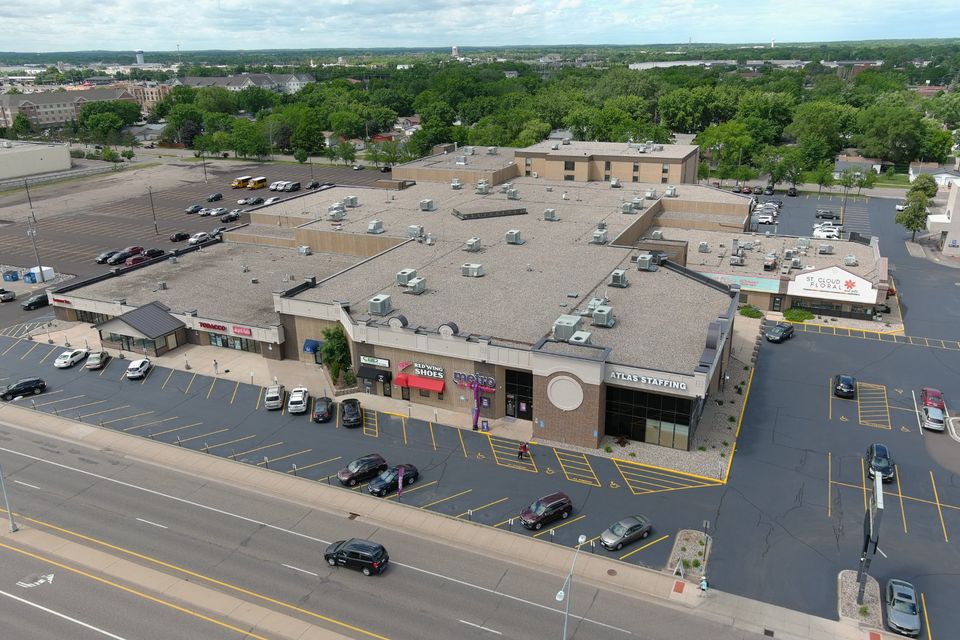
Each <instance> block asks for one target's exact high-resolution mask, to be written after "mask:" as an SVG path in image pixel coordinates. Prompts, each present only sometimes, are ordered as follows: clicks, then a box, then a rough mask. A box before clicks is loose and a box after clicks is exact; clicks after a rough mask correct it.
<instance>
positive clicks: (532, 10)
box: [0, 0, 960, 61]
mask: <svg viewBox="0 0 960 640" xmlns="http://www.w3.org/2000/svg"><path fill="white" fill-rule="evenodd" d="M958 7H960V3H958V2H957V0H923V1H922V2H907V1H906V0H886V1H884V2H879V1H877V0H766V1H764V0H753V1H749V0H712V1H709V0H512V1H509V2H508V1H506V0H483V1H482V2H481V1H476V0H403V1H399V0H270V1H263V0H192V1H187V0H160V1H159V2H150V1H148V0H0V33H2V38H0V50H3V51H76V50H88V49H106V50H134V49H143V50H145V51H147V52H149V51H151V50H153V51H173V50H175V49H176V48H177V45H178V44H179V45H180V47H181V48H182V49H183V50H185V51H186V50H198V49H247V50H250V49H280V48H283V49H300V48H349V47H448V46H450V45H455V44H456V45H460V46H502V45H523V44H530V45H537V44H645V43H670V42H687V41H688V40H690V39H692V40H693V41H694V42H727V43H741V42H763V43H769V42H770V40H771V39H775V40H777V41H778V42H791V41H792V42H798V41H829V40H864V39H880V38H943V37H957V36H958V35H960V8H958ZM148 61H149V56H148Z"/></svg>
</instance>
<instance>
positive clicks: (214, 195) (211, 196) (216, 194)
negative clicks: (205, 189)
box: [207, 193, 223, 202]
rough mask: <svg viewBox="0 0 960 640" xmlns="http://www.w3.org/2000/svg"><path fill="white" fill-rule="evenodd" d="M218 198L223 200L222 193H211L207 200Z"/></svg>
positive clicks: (211, 200)
mask: <svg viewBox="0 0 960 640" xmlns="http://www.w3.org/2000/svg"><path fill="white" fill-rule="evenodd" d="M218 200H223V194H222V193H211V194H210V195H208V196H207V202H217V201H218Z"/></svg>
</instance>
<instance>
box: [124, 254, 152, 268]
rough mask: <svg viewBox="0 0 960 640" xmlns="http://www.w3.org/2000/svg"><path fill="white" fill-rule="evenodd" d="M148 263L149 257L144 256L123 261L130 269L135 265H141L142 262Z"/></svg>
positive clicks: (131, 257)
mask: <svg viewBox="0 0 960 640" xmlns="http://www.w3.org/2000/svg"><path fill="white" fill-rule="evenodd" d="M146 261H147V257H146V256H145V255H143V254H140V255H138V256H130V257H129V258H127V259H126V260H124V261H123V264H125V265H127V266H128V267H132V266H134V265H137V264H140V263H141V262H146Z"/></svg>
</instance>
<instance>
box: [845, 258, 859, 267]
mask: <svg viewBox="0 0 960 640" xmlns="http://www.w3.org/2000/svg"><path fill="white" fill-rule="evenodd" d="M858 264H859V263H858V262H857V256H845V257H844V258H843V266H845V267H855V266H857V265H858Z"/></svg>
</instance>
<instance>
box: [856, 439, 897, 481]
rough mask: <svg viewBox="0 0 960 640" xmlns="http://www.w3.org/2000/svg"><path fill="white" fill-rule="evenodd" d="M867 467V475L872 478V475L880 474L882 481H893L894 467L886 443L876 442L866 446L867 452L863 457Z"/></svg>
mask: <svg viewBox="0 0 960 640" xmlns="http://www.w3.org/2000/svg"><path fill="white" fill-rule="evenodd" d="M863 460H864V462H865V463H866V467H867V475H868V476H870V479H871V480H873V477H874V476H875V475H877V474H878V473H879V474H880V479H881V480H883V481H884V482H893V478H894V473H895V469H896V467H894V465H893V456H891V455H890V449H888V448H887V445H885V444H881V443H879V442H876V443H874V444H872V445H870V446H869V447H867V453H866V454H865V455H864V457H863Z"/></svg>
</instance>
